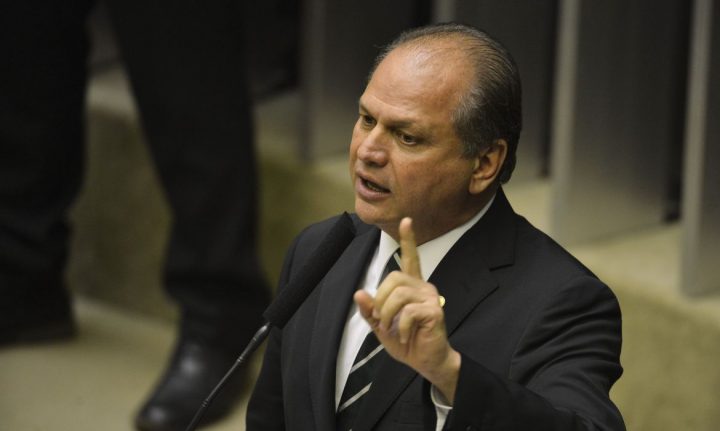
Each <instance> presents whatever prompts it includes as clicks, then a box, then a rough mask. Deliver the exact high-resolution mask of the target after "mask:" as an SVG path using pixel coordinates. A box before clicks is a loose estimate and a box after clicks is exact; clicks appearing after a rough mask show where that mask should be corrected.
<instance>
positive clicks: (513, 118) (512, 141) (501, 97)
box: [370, 24, 522, 183]
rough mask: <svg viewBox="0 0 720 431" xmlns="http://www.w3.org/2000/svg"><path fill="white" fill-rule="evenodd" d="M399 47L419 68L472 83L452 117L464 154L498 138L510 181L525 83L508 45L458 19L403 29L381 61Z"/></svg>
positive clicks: (474, 152) (473, 153) (503, 178)
mask: <svg viewBox="0 0 720 431" xmlns="http://www.w3.org/2000/svg"><path fill="white" fill-rule="evenodd" d="M395 50H403V51H407V52H410V53H412V54H414V55H415V56H416V58H417V62H418V66H421V68H420V69H419V70H428V71H431V73H436V74H439V75H442V74H453V73H465V72H466V71H467V68H469V73H468V77H469V82H468V86H467V88H466V89H465V90H464V91H463V94H461V95H459V100H458V102H457V105H456V109H455V110H454V112H453V113H452V121H453V124H454V127H455V130H456V133H457V135H458V136H459V137H460V139H461V140H462V142H463V145H464V148H465V154H466V156H468V157H474V156H476V155H478V154H479V153H480V152H481V151H483V150H484V149H485V148H487V146H489V145H491V144H492V143H493V142H495V141H497V140H498V139H502V140H504V141H505V142H507V146H508V154H507V157H506V159H505V163H504V165H503V168H502V172H501V173H500V175H499V176H498V179H499V181H500V182H502V183H505V182H507V181H508V180H509V179H510V177H511V175H512V171H513V169H514V168H515V153H516V149H517V144H518V139H519V137H520V130H521V127H522V110H521V87H520V77H519V74H518V70H517V66H516V65H515V62H514V61H513V59H512V57H511V56H510V54H509V53H508V52H507V50H506V49H505V48H504V47H503V46H502V45H501V44H500V43H499V42H497V41H496V40H494V39H493V38H491V37H490V36H489V35H488V34H487V33H485V32H482V31H480V30H477V29H475V28H472V27H468V26H464V25H459V24H437V25H432V26H427V27H421V28H418V29H414V30H410V31H407V32H405V33H403V34H401V35H400V36H399V37H398V38H397V39H395V40H394V41H393V42H392V43H391V44H390V45H388V46H387V47H386V48H385V49H383V51H382V52H381V53H380V54H379V55H378V57H377V58H376V60H375V66H374V67H373V70H372V72H371V74H370V77H372V74H373V73H374V72H375V70H376V69H377V67H378V66H379V65H380V63H381V62H382V61H383V60H384V59H385V58H386V57H387V56H388V55H390V53H392V52H393V51H395Z"/></svg>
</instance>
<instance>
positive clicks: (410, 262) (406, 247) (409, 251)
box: [399, 217, 422, 279]
mask: <svg viewBox="0 0 720 431" xmlns="http://www.w3.org/2000/svg"><path fill="white" fill-rule="evenodd" d="M399 231H400V250H401V253H400V255H401V256H400V257H401V260H402V272H404V273H406V274H408V275H410V276H413V277H417V278H419V279H422V272H420V258H418V253H417V245H416V244H415V232H414V231H413V228H412V219H411V218H410V217H405V218H403V219H402V220H400V228H399Z"/></svg>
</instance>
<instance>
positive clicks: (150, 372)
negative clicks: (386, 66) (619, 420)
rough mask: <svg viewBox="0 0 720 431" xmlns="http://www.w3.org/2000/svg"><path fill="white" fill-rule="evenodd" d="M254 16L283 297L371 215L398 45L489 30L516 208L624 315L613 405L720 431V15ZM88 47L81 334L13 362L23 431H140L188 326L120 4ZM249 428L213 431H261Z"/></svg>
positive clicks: (595, 8)
mask: <svg viewBox="0 0 720 431" xmlns="http://www.w3.org/2000/svg"><path fill="white" fill-rule="evenodd" d="M246 3H248V4H247V5H246V6H245V13H246V14H247V17H248V19H247V22H248V23H249V25H248V26H247V36H248V37H247V39H248V47H247V48H248V50H247V55H248V59H247V61H248V64H250V66H249V67H250V78H251V88H252V93H253V97H254V100H255V120H256V126H257V131H256V147H257V150H258V157H259V162H260V164H259V166H260V192H261V194H260V197H261V207H260V212H261V214H260V226H259V229H260V230H259V234H260V244H261V246H260V251H261V256H262V259H263V263H264V268H265V272H266V274H267V276H268V278H269V279H270V280H272V281H273V282H274V281H275V280H276V279H277V276H278V270H279V267H280V265H281V262H282V257H283V255H284V252H285V249H286V247H287V246H288V245H289V243H290V241H291V240H292V238H293V237H294V236H295V235H296V234H297V233H298V232H299V231H300V230H301V229H302V228H303V227H304V226H306V225H307V224H309V223H311V222H313V221H317V220H320V219H323V218H325V217H328V216H330V215H334V214H336V213H338V212H340V211H343V210H348V211H350V210H352V202H353V200H352V188H351V184H350V182H349V180H348V175H347V169H346V167H347V166H346V165H347V163H346V153H347V147H348V145H349V141H350V133H351V130H352V126H353V124H354V121H355V117H356V115H357V99H358V97H359V95H360V94H361V92H362V89H363V88H364V84H365V79H366V76H367V72H368V70H369V68H370V65H371V62H372V59H373V58H374V56H375V55H376V54H377V52H378V50H379V47H381V46H382V45H384V44H386V43H388V42H389V41H390V40H391V39H392V38H394V37H395V36H396V35H397V34H398V33H399V32H400V31H402V30H403V29H406V28H410V27H414V26H418V25H422V24H426V23H430V22H442V21H458V22H463V23H468V24H472V25H475V26H477V27H479V28H482V29H485V30H487V31H488V32H489V33H491V34H492V35H494V36H495V37H497V38H498V39H499V40H500V41H501V42H503V43H504V44H505V45H506V46H507V47H508V48H509V50H510V52H511V53H512V54H513V55H514V57H515V59H516V61H517V63H518V65H519V68H520V72H521V76H522V82H523V87H524V88H523V98H524V101H523V102H524V103H523V105H524V106H523V108H524V120H523V121H524V130H523V133H522V136H521V140H520V145H519V148H518V167H517V169H516V171H515V172H516V174H515V175H514V177H513V179H512V181H511V182H510V183H509V184H508V186H507V193H508V195H509V198H510V201H511V202H512V203H513V205H514V207H515V209H516V211H517V212H519V213H521V214H524V215H525V216H526V217H527V218H528V219H529V220H530V221H531V222H532V223H534V224H535V225H537V226H538V227H540V228H541V229H543V230H545V231H546V232H548V233H550V234H551V235H552V236H553V237H554V238H556V239H557V240H558V241H559V242H560V243H561V244H563V245H564V246H566V247H567V248H568V249H569V250H570V251H571V252H572V253H574V254H575V255H576V256H577V257H578V258H579V259H580V260H582V261H583V262H584V263H585V264H587V265H588V266H589V267H590V268H591V269H592V270H593V271H594V272H596V273H597V274H598V275H599V276H600V278H602V279H603V280H604V281H605V282H606V283H607V284H609V285H610V286H611V287H612V288H613V290H614V291H615V292H616V293H617V295H618V297H619V299H620V304H621V307H622V311H623V322H624V328H623V329H624V345H623V354H622V363H623V366H624V367H625V374H624V376H623V377H622V378H621V379H620V381H619V382H618V383H617V384H616V386H615V388H614V390H613V393H612V397H613V399H614V400H615V402H616V403H617V404H618V405H619V407H620V409H621V411H622V412H623V415H624V417H625V420H626V423H627V426H628V429H630V430H708V431H709V430H717V429H720V367H718V365H717V364H718V360H719V359H720V169H719V168H720V164H719V163H720V162H718V161H719V160H720V121H719V120H720V4H718V2H717V1H713V0H694V1H683V0H631V1H618V0H613V1H593V0H533V1H523V0H447V1H442V0H395V1H381V0H366V1H364V2H353V1H349V0H336V1H329V0H304V1H300V0H285V1H282V0H266V1H263V2H246ZM88 31H90V32H91V34H92V41H93V43H92V56H91V60H90V71H91V83H90V87H89V91H88V96H87V97H88V107H87V109H88V113H87V114H88V120H87V137H88V150H87V151H88V152H87V171H86V179H85V183H84V184H85V185H84V188H83V191H82V194H81V196H80V198H79V200H78V201H77V202H76V205H75V207H74V210H73V213H72V219H73V222H74V237H73V243H72V252H71V257H70V262H69V267H68V269H67V279H68V283H69V285H70V286H71V289H72V290H73V291H74V292H75V293H76V295H75V304H76V311H77V315H78V321H79V327H80V335H79V337H78V338H77V339H75V340H73V341H71V342H67V343H63V344H56V345H38V346H27V347H22V348H13V349H7V350H0V430H2V431H14V430H50V429H52V430H97V429H102V430H128V429H131V420H132V415H133V413H134V409H135V408H136V407H137V404H138V403H139V401H140V400H141V398H142V397H143V395H144V394H145V393H146V392H147V391H148V390H149V389H150V388H151V386H152V384H153V383H154V379H155V377H156V373H157V370H159V369H160V368H161V367H162V365H163V361H164V355H165V353H166V352H167V350H168V349H169V346H170V344H171V342H172V334H173V327H174V323H173V322H174V321H175V319H177V316H176V315H175V313H174V311H173V308H172V307H171V306H170V304H169V303H168V301H167V299H166V298H165V297H164V296H163V293H162V289H160V288H159V285H160V268H161V262H162V258H163V252H164V249H165V243H166V240H167V235H168V223H169V221H170V216H169V211H168V208H167V204H166V202H165V198H164V196H163V194H162V192H161V189H160V187H159V185H158V182H157V176H156V174H155V173H154V171H153V167H152V165H151V162H150V158H149V155H148V153H147V149H146V146H145V145H144V144H143V139H144V137H143V133H142V130H141V127H140V124H139V120H138V114H137V111H136V107H135V105H134V101H133V99H132V95H131V93H130V91H129V89H128V84H127V80H126V77H125V73H124V71H123V64H122V59H121V58H120V55H119V54H118V51H117V49H116V47H115V44H114V41H113V38H112V31H111V29H110V25H109V21H108V19H107V16H106V13H105V11H104V9H103V7H102V4H100V5H99V7H96V8H95V10H94V11H93V15H92V18H91V20H90V27H89V29H88ZM182 91H183V89H182V88H178V92H182ZM108 196H110V197H112V198H111V199H108ZM259 357H260V355H256V361H255V362H256V366H257V359H259ZM250 385H251V382H249V384H248V390H249V388H250ZM244 408H245V405H244V404H241V405H239V406H238V408H237V410H236V412H235V414H234V415H233V416H232V417H230V418H229V419H227V420H226V421H224V422H222V423H220V424H218V425H216V426H214V427H211V428H209V429H211V430H213V429H214V430H226V429H227V430H230V429H233V430H242V429H244Z"/></svg>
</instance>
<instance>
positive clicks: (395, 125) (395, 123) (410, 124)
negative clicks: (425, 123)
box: [358, 99, 428, 134]
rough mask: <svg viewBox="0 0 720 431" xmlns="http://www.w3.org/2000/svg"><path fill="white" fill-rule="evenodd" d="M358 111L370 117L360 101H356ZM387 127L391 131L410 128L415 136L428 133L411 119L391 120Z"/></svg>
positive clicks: (368, 111)
mask: <svg viewBox="0 0 720 431" xmlns="http://www.w3.org/2000/svg"><path fill="white" fill-rule="evenodd" d="M358 110H359V111H360V112H363V113H368V114H370V115H371V116H372V113H371V112H370V110H369V109H367V107H366V106H365V105H363V103H362V100H361V99H358ZM387 126H388V127H390V128H391V129H406V128H410V129H412V130H414V133H417V134H426V133H427V132H428V131H427V130H425V128H423V127H420V125H419V124H418V122H417V121H413V120H412V119H393V120H390V121H388V122H387Z"/></svg>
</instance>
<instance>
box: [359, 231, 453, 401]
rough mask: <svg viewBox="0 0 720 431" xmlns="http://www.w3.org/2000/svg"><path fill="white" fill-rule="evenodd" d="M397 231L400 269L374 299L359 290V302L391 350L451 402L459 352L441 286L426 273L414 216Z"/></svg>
mask: <svg viewBox="0 0 720 431" xmlns="http://www.w3.org/2000/svg"><path fill="white" fill-rule="evenodd" d="M399 233H400V248H401V255H402V256H401V257H402V270H401V271H394V272H392V273H390V274H389V275H388V276H387V277H386V278H385V280H383V281H382V283H381V284H380V286H379V287H378V291H377V294H376V295H375V298H374V299H373V298H372V297H371V296H370V295H369V294H368V293H367V292H365V291H364V290H359V291H357V292H356V293H355V296H354V299H355V303H356V304H357V305H358V308H359V310H360V314H362V316H363V317H364V318H365V320H366V321H367V322H368V323H369V324H370V327H371V328H373V331H374V332H375V335H376V336H377V338H378V340H379V341H380V342H381V343H382V344H383V346H385V350H386V351H387V352H388V353H389V354H390V356H392V357H393V358H395V360H397V361H400V362H402V363H404V364H406V365H408V366H409V367H411V368H413V369H414V370H415V371H417V372H418V373H419V374H420V375H422V376H423V377H425V378H426V379H427V380H428V381H430V383H432V384H433V385H435V387H436V388H437V389H439V390H440V392H442V394H443V395H444V396H445V398H447V400H448V401H449V402H450V404H452V402H453V400H454V397H455V388H456V387H457V381H458V375H459V372H460V360H461V358H460V354H459V353H458V352H457V351H455V350H453V348H452V347H451V346H450V343H449V342H448V339H447V332H446V331H445V315H444V313H443V309H442V305H441V302H440V301H441V299H440V295H439V294H438V291H437V289H436V288H435V286H433V285H432V284H430V283H427V282H425V281H423V279H422V275H421V272H420V259H419V258H418V254H417V246H416V244H415V234H414V232H413V229H412V220H411V219H410V218H408V217H406V218H404V219H402V221H401V222H400V228H399Z"/></svg>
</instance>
